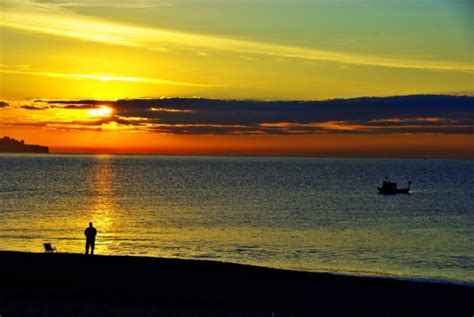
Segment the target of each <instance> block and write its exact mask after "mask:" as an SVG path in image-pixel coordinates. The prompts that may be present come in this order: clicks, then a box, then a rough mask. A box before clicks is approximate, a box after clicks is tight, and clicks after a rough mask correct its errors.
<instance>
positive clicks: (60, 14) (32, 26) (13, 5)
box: [0, 0, 474, 73]
mask: <svg viewBox="0 0 474 317" xmlns="http://www.w3.org/2000/svg"><path fill="white" fill-rule="evenodd" d="M4 11H5V12H4V15H3V18H2V19H1V20H0V25H1V26H4V27H9V28H14V29H20V30H24V31H30V32H36V33H44V34H50V35H56V36H62V37H68V38H75V39H78V40H84V41H93V42H100V43H106V44H112V45H122V46H129V47H142V48H145V49H150V50H160V51H163V50H167V49H169V48H170V47H173V48H175V49H176V48H177V49H191V50H194V51H195V50H201V51H204V52H210V51H230V52H234V53H239V54H258V55H267V56H274V57H283V58H292V59H304V60H312V61H325V62H334V63H342V64H351V65H360V66H376V67H388V68H406V69H421V70H434V71H454V72H468V73H472V72H474V64H473V63H472V62H456V61H427V60H411V59H396V58H385V57H380V56H372V55H360V54H352V53H344V52H338V51H329V50H320V49H317V48H309V47H303V46H292V45H282V44H275V43H265V42H259V41H254V40H241V39H233V38H228V37H223V36H213V35H202V34H195V33H186V32H178V31H173V30H166V29H160V28H150V27H144V26H137V25H128V24H123V23H117V22H111V21H108V20H103V19H99V18H92V17H86V16H81V15H78V14H75V13H72V12H71V11H68V10H66V9H64V8H61V7H60V6H58V5H54V4H52V3H47V4H38V3H35V2H31V1H29V0H16V1H15V2H12V1H7V5H6V10H4Z"/></svg>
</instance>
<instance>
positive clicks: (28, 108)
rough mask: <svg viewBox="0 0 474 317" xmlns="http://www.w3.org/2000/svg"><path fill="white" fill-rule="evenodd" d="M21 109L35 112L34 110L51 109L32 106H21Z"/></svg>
mask: <svg viewBox="0 0 474 317" xmlns="http://www.w3.org/2000/svg"><path fill="white" fill-rule="evenodd" d="M20 108H22V109H25V110H33V111H34V110H37V111H41V110H47V109H49V107H43V106H30V105H26V106H20Z"/></svg>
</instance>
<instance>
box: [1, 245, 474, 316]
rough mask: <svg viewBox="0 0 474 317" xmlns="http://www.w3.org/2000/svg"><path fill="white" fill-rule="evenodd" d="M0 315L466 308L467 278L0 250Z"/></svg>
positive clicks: (472, 309) (470, 290) (461, 311)
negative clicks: (438, 279)
mask: <svg viewBox="0 0 474 317" xmlns="http://www.w3.org/2000/svg"><path fill="white" fill-rule="evenodd" d="M0 263H1V265H0V267H1V271H2V277H1V282H0V315H1V316H2V317H7V316H41V315H42V316H275V317H276V316H315V315H320V316H354V315H356V314H357V315H361V314H363V315H366V316H367V315H372V316H443V315H444V316H458V315H465V316H472V314H473V313H474V304H473V303H474V301H473V300H472V299H473V298H474V287H472V286H468V285H455V284H445V283H434V282H418V281H402V280H397V279H389V278H369V277H354V276H344V275H334V274H326V273H308V272H297V271H287V270H277V269H269V268H261V267H254V266H248V265H238V264H228V263H221V262H211V261H195V260H176V259H162V258H150V257H132V256H84V255H80V254H42V253H22V252H7V251H2V252H0Z"/></svg>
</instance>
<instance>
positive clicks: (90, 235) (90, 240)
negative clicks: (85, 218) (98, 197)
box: [84, 222, 97, 255]
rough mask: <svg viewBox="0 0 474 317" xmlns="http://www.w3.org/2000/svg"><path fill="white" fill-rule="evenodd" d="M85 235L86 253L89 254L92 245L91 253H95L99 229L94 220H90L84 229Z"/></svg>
mask: <svg viewBox="0 0 474 317" xmlns="http://www.w3.org/2000/svg"><path fill="white" fill-rule="evenodd" d="M84 235H85V236H86V254H89V247H90V248H91V254H92V255H94V247H95V236H96V235H97V230H96V229H95V228H94V227H93V226H92V222H89V227H87V228H86V230H84Z"/></svg>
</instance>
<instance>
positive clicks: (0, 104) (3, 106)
mask: <svg viewBox="0 0 474 317" xmlns="http://www.w3.org/2000/svg"><path fill="white" fill-rule="evenodd" d="M8 106H9V103H8V102H6V101H2V100H0V108H6V107H8Z"/></svg>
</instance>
